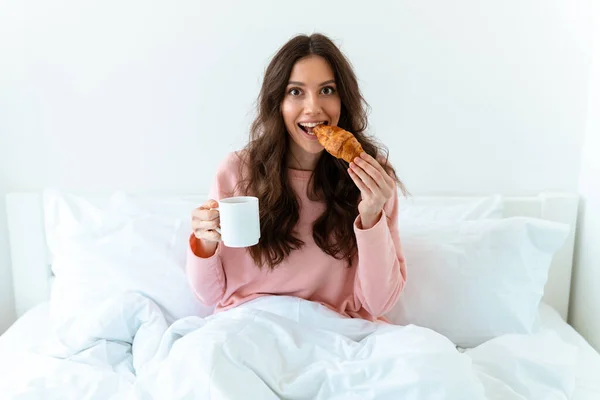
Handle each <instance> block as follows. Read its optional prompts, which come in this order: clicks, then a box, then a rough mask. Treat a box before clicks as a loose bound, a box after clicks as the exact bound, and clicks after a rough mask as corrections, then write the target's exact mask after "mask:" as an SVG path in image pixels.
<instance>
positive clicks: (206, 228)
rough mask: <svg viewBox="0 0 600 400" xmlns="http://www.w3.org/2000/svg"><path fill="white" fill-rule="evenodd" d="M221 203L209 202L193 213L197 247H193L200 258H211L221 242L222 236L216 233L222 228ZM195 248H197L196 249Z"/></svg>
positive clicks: (193, 227) (193, 228)
mask: <svg viewBox="0 0 600 400" xmlns="http://www.w3.org/2000/svg"><path fill="white" fill-rule="evenodd" d="M218 206H219V203H217V202H216V201H215V200H209V201H207V202H206V203H204V204H203V205H201V206H200V207H198V208H196V209H195V210H194V211H192V230H193V232H194V236H195V237H196V239H197V240H196V246H192V250H193V251H194V253H195V254H196V255H198V256H200V257H210V256H211V255H213V254H214V253H215V251H216V248H217V243H218V242H220V241H221V234H220V233H219V232H217V231H216V229H217V228H220V223H221V221H220V218H219V216H220V215H219V210H214V208H217V207H218ZM194 247H195V248H194Z"/></svg>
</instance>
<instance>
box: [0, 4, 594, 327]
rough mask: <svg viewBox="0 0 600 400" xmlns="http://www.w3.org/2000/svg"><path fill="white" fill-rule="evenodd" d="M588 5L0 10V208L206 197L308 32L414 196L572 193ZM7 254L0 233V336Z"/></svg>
mask: <svg viewBox="0 0 600 400" xmlns="http://www.w3.org/2000/svg"><path fill="white" fill-rule="evenodd" d="M591 2H592V0H588V1H587V2H584V1H579V2H572V1H569V0H559V1H554V2H552V4H550V3H549V2H546V1H544V0H528V1H521V0H509V1H502V2H481V1H478V0H459V1H453V2H447V1H443V0H435V1H433V0H432V1H428V2H414V1H396V2H392V1H389V2H378V3H375V2H373V3H370V4H369V5H368V6H365V4H366V3H365V2H363V1H360V2H349V1H347V0H346V1H342V0H338V1H328V2H321V1H317V0H306V1H303V2H302V3H301V4H294V3H290V2H283V1H275V0H273V1H266V0H260V1H259V0H254V1H236V2H233V1H223V2H216V1H214V2H210V3H209V2H202V4H201V2H171V1H166V0H165V1H151V2H149V1H131V0H129V1H104V2H90V1H80V0H70V1H53V2H45V1H41V0H29V1H27V0H24V1H20V2H6V1H5V2H1V3H0V4H2V6H0V7H2V8H3V9H2V10H1V11H0V50H1V51H0V54H2V55H3V57H4V58H5V60H8V61H9V62H7V63H0V85H1V86H0V88H1V90H0V117H1V118H0V135H1V137H0V171H1V172H0V196H4V194H5V193H6V192H9V191H16V190H39V189H41V188H43V187H47V186H60V187H63V188H67V189H77V190H112V189H116V188H125V189H130V190H152V191H166V190H177V191H190V192H199V191H205V190H206V188H207V187H208V185H209V183H210V180H211V177H212V174H213V172H214V170H215V168H216V163H217V162H218V161H219V160H220V159H221V158H222V157H223V156H224V154H225V153H226V152H228V151H230V150H233V149H236V148H239V147H241V146H242V145H243V144H244V141H245V139H246V137H247V128H248V125H249V123H250V120H251V117H252V106H253V102H254V100H255V97H256V95H257V91H258V88H259V85H260V80H261V77H262V73H263V70H264V68H265V66H266V63H267V62H268V60H269V59H270V57H271V56H272V55H273V53H274V52H275V51H276V49H277V48H278V47H279V46H280V45H282V44H283V43H284V42H285V41H286V40H287V39H288V38H289V37H291V36H292V35H293V34H295V33H298V32H308V33H310V32H312V31H321V32H324V33H326V34H329V35H330V36H331V37H332V38H334V39H335V40H336V41H337V43H338V44H340V46H341V47H342V50H343V51H344V52H345V53H346V54H347V55H348V56H349V58H350V59H351V61H352V62H353V64H354V66H355V68H356V72H357V74H358V76H359V78H360V83H361V85H362V89H363V91H364V94H365V96H366V98H367V100H368V101H369V102H370V104H371V106H372V114H371V125H372V131H373V132H374V133H376V134H377V136H378V137H379V138H380V139H381V140H382V141H383V142H384V143H386V144H387V145H388V147H390V149H391V159H392V161H393V162H394V163H395V165H396V166H397V167H398V169H399V170H400V172H401V174H402V177H403V179H404V180H405V183H406V184H407V186H408V188H409V190H410V191H411V192H412V193H413V194H416V195H419V194H436V193H453V194H484V193H493V192H494V193H495V192H500V193H504V194H518V195H525V194H535V193H537V192H539V191H544V190H556V191H576V190H577V187H578V173H579V169H580V164H581V145H582V140H583V133H584V125H585V115H586V113H585V110H586V107H585V106H586V104H587V87H588V84H589V79H590V78H589V76H590V75H589V66H590V60H591V54H590V51H589V49H590V48H591V39H590V38H591V34H590V32H592V29H593V27H592V22H593V21H592V17H591V16H590V10H589V8H590V6H589V4H590V3H591ZM95 3H97V4H95ZM3 205H4V204H3V199H2V200H0V206H3ZM5 236H6V226H5V223H4V220H3V218H0V279H1V280H0V305H1V306H2V307H0V309H3V310H4V311H2V313H3V314H0V331H1V330H2V327H3V326H6V325H7V324H8V323H9V322H10V321H11V316H12V311H11V307H12V303H11V301H12V300H11V289H10V284H9V282H7V278H8V277H9V276H10V275H9V274H10V273H9V270H8V268H9V267H8V263H9V261H8V260H9V257H8V254H7V247H6V240H5Z"/></svg>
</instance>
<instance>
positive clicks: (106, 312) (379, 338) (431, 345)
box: [0, 293, 576, 400]
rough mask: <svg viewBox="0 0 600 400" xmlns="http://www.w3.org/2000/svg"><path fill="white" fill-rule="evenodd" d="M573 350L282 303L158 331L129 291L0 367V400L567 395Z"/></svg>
mask: <svg viewBox="0 0 600 400" xmlns="http://www.w3.org/2000/svg"><path fill="white" fill-rule="evenodd" d="M575 352H576V348H575V347H574V346H571V345H569V344H566V343H564V342H562V341H561V340H560V339H559V337H558V336H557V335H556V334H554V333H552V332H551V331H543V332H541V333H539V334H537V335H533V336H524V335H506V336H502V337H498V338H496V339H492V340H490V341H488V342H486V343H484V344H483V345H480V346H479V347H477V348H474V349H470V350H466V351H461V350H457V349H456V347H455V346H454V345H453V344H452V343H451V342H450V341H449V340H448V339H446V338H445V337H444V336H441V335H439V334H437V333H436V332H434V331H432V330H429V329H426V328H421V327H417V326H413V325H409V326H405V327H402V326H394V325H387V324H376V323H371V322H367V321H363V320H359V319H348V318H343V317H340V316H338V315H337V314H336V313H334V312H332V311H330V310H328V309H327V308H325V307H323V306H320V305H318V304H316V303H312V302H308V301H304V300H301V299H297V298H292V297H284V296H270V297H263V298H259V299H256V300H254V301H252V302H249V303H247V304H244V305H242V306H240V307H238V308H236V309H233V310H229V311H225V312H221V313H218V314H216V315H213V316H210V317H208V318H199V317H188V318H185V319H181V320H178V321H176V322H175V323H174V324H172V325H171V326H167V323H166V322H165V319H164V316H163V313H162V312H161V310H160V309H159V308H158V306H156V305H155V303H153V302H152V301H151V300H149V299H148V298H146V297H144V296H143V295H141V294H136V293H128V294H124V295H121V296H117V297H114V298H110V299H107V300H106V301H105V302H104V303H103V304H101V305H99V306H98V307H97V308H95V309H92V310H89V311H88V312H87V313H86V314H85V315H84V316H81V317H80V318H78V319H76V320H74V321H73V322H71V323H70V324H67V325H64V326H61V327H60V328H59V329H58V330H57V331H56V332H55V335H54V337H52V338H49V340H48V342H47V343H45V344H44V345H42V346H40V347H38V348H35V349H34V350H33V351H32V352H28V353H20V354H19V356H18V358H17V357H15V359H14V360H11V362H10V363H4V362H3V363H2V365H3V366H4V367H3V369H1V370H0V377H1V378H0V379H1V383H0V397H1V398H2V399H23V400H25V399H27V400H28V399H36V400H37V399H61V400H65V399H77V400H84V399H102V400H106V399H115V400H117V399H118V400H120V399H161V400H162V399H169V400H171V399H279V398H283V399H468V400H476V399H498V400H500V399H502V400H512V399H544V400H547V399H568V398H570V396H571V394H572V393H573V390H574V384H575V377H574V374H575V359H576V354H575ZM9 364H10V365H9ZM7 365H9V367H6V366H7Z"/></svg>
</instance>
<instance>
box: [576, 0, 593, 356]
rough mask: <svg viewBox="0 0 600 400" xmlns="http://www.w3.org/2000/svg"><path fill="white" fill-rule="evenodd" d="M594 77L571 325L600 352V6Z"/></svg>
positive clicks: (582, 167) (581, 180) (584, 161)
mask: <svg viewBox="0 0 600 400" xmlns="http://www.w3.org/2000/svg"><path fill="white" fill-rule="evenodd" d="M596 10H597V11H596V13H595V15H596V16H598V22H599V23H598V25H597V30H596V34H595V35H594V38H595V39H596V51H595V60H594V63H593V67H592V71H593V76H592V79H591V80H590V85H589V102H588V107H587V111H588V115H587V123H586V129H585V141H584V146H583V156H582V163H581V174H580V180H579V190H580V192H581V196H582V204H581V211H580V214H579V220H578V224H579V229H578V237H577V248H576V252H575V261H576V262H575V269H574V272H573V280H572V292H571V293H572V294H571V304H570V316H569V317H570V322H571V324H572V325H573V326H574V327H575V328H576V329H577V330H578V331H579V332H581V333H582V335H583V336H584V337H585V338H586V339H587V340H588V341H589V342H590V343H591V344H592V345H593V346H594V347H596V349H598V350H600V4H597V5H596Z"/></svg>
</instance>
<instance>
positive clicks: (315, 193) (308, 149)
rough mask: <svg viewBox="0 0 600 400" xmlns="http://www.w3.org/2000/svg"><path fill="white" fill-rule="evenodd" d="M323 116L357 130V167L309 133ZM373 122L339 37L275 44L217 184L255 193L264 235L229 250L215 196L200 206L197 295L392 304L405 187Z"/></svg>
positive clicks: (337, 306) (377, 309)
mask: <svg viewBox="0 0 600 400" xmlns="http://www.w3.org/2000/svg"><path fill="white" fill-rule="evenodd" d="M323 123H324V124H329V125H337V126H339V127H341V128H343V129H345V130H347V131H350V132H352V133H353V134H354V135H355V137H356V138H357V139H358V141H359V142H360V143H361V145H362V147H363V149H364V150H365V153H363V154H362V155H361V156H360V157H357V158H356V159H355V160H354V162H352V163H350V165H348V164H347V163H346V162H345V161H343V160H340V159H337V158H335V157H333V156H332V155H330V154H329V153H327V152H326V151H324V149H323V146H321V144H319V142H318V141H317V140H316V137H315V135H314V134H313V132H312V129H313V127H314V126H316V125H317V124H323ZM366 128H367V113H366V103H365V101H364V99H363V97H362V95H361V93H360V90H359V88H358V83H357V79H356V76H355V74H354V72H353V70H352V67H351V66H350V63H349V62H348V60H347V59H346V58H345V57H344V55H343V54H342V53H341V51H340V50H339V49H338V48H337V47H336V46H335V44H334V43H333V42H332V41H331V40H330V39H328V38H327V37H325V36H323V35H320V34H313V35H311V36H305V35H301V36H297V37H294V38H293V39H291V40H290V41H289V42H287V43H286V44H285V45H284V46H283V47H282V48H281V49H280V50H279V51H278V53H277V54H276V55H275V56H274V58H273V59H272V61H271V63H270V64H269V66H268V67H267V70H266V72H265V77H264V80H263V84H262V89H261V91H260V94H259V98H258V115H257V117H256V120H255V121H254V123H253V124H252V128H251V133H250V141H249V143H248V144H247V146H246V147H245V148H244V149H243V150H241V151H239V152H235V153H232V154H230V155H229V156H227V157H226V158H225V160H224V161H223V162H222V163H221V165H220V167H219V169H218V171H217V174H216V177H215V179H214V183H213V186H212V189H211V192H210V197H211V198H212V199H221V198H225V197H230V196H242V195H252V196H256V197H258V198H259V205H260V228H261V238H260V241H259V243H258V244H257V245H255V246H252V247H250V248H246V249H239V248H228V247H226V246H224V245H223V244H222V243H220V235H219V233H218V232H217V231H216V230H215V228H217V227H219V212H218V211H217V210H213V209H212V208H216V207H217V206H218V204H217V202H216V201H215V200H210V201H208V202H207V203H206V204H204V205H202V206H201V207H200V208H198V209H196V210H194V211H193V213H192V224H193V229H194V233H193V234H192V235H191V237H190V247H189V252H188V260H187V273H188V276H189V280H190V284H191V287H192V289H193V290H194V292H195V294H196V295H197V297H198V298H199V299H200V301H202V302H203V303H205V304H206V305H214V304H216V311H220V310H225V309H228V308H231V307H235V306H237V305H239V304H241V303H244V302H246V301H249V300H252V299H254V298H256V297H259V296H264V295H288V296H297V297H301V298H303V299H307V300H311V301H315V302H319V303H321V304H323V305H325V306H327V307H329V308H331V309H333V310H335V311H337V312H338V313H340V314H342V315H345V316H349V317H353V318H364V319H368V320H377V319H379V318H380V317H381V316H382V315H383V314H385V313H386V312H387V311H388V310H389V309H390V308H391V307H392V306H393V305H394V303H395V302H396V301H397V299H398V296H399V294H400V292H401V290H402V288H403V286H404V283H405V281H406V263H405V260H404V256H403V254H402V247H401V245H400V238H399V234H398V227H397V214H398V199H397V188H398V187H399V188H400V189H401V190H402V191H404V187H403V185H402V183H401V182H400V181H399V180H398V178H397V177H396V174H395V171H394V169H393V168H392V167H391V165H389V164H388V163H387V158H386V157H384V156H383V155H382V153H383V150H384V149H383V147H381V146H378V145H377V144H376V142H375V141H374V139H372V138H370V137H368V136H367V135H366V133H365V130H366Z"/></svg>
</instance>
